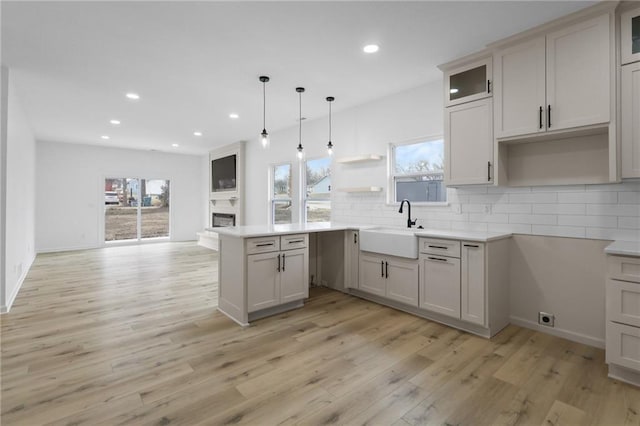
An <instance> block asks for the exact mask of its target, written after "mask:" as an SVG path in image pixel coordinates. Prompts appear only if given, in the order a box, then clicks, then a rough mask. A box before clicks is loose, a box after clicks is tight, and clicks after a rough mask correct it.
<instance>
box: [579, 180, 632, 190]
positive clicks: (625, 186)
mask: <svg viewBox="0 0 640 426" xmlns="http://www.w3.org/2000/svg"><path fill="white" fill-rule="evenodd" d="M587 191H617V192H626V191H640V182H638V181H626V182H622V183H609V184H605V185H587Z"/></svg>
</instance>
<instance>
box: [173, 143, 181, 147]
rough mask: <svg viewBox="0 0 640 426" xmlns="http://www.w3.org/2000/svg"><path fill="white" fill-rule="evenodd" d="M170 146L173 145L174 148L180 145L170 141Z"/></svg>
mask: <svg viewBox="0 0 640 426" xmlns="http://www.w3.org/2000/svg"><path fill="white" fill-rule="evenodd" d="M171 146H172V147H174V148H177V147H179V146H180V145H178V144H177V143H172V144H171Z"/></svg>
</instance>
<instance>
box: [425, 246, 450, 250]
mask: <svg viewBox="0 0 640 426" xmlns="http://www.w3.org/2000/svg"><path fill="white" fill-rule="evenodd" d="M429 248H437V249H441V250H449V247H445V246H429Z"/></svg>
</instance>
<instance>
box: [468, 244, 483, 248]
mask: <svg viewBox="0 0 640 426" xmlns="http://www.w3.org/2000/svg"><path fill="white" fill-rule="evenodd" d="M464 246H465V247H472V248H478V247H480V246H476V245H473V244H465V245H464Z"/></svg>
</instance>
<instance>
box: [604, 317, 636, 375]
mask: <svg viewBox="0 0 640 426" xmlns="http://www.w3.org/2000/svg"><path fill="white" fill-rule="evenodd" d="M606 354H607V363H609V364H617V365H620V366H622V367H627V368H630V369H633V370H636V371H640V328H638V327H631V326H629V325H624V324H617V323H615V322H611V321H607V352H606Z"/></svg>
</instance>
